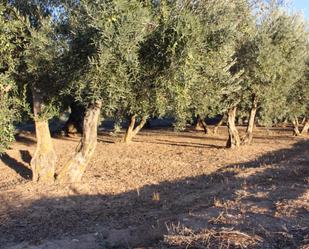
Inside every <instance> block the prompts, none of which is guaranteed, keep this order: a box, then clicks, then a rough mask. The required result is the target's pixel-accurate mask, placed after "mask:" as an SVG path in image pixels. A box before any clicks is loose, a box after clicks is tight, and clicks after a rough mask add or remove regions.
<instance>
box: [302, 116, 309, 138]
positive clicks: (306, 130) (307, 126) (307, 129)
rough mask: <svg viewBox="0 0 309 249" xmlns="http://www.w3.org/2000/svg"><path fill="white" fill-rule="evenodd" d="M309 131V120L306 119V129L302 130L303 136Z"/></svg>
mask: <svg viewBox="0 0 309 249" xmlns="http://www.w3.org/2000/svg"><path fill="white" fill-rule="evenodd" d="M308 131H309V118H307V119H306V121H305V122H304V127H303V129H302V130H301V135H306V134H307V133H308Z"/></svg>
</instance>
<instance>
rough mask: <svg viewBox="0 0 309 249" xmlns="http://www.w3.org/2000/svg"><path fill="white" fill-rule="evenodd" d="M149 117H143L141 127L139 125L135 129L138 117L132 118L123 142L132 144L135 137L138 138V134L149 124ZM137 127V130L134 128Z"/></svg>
mask: <svg viewBox="0 0 309 249" xmlns="http://www.w3.org/2000/svg"><path fill="white" fill-rule="evenodd" d="M147 118H148V117H147V116H143V117H142V120H141V122H140V123H139V125H137V126H136V127H135V123H136V115H133V116H131V119H130V124H129V126H128V128H127V131H126V134H125V136H124V138H123V141H124V142H125V143H130V142H132V139H133V137H135V136H136V134H137V133H138V132H139V131H140V130H141V129H142V128H143V127H144V126H145V124H146V123H147ZM134 127H135V128H134Z"/></svg>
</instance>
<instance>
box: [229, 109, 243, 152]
mask: <svg viewBox="0 0 309 249" xmlns="http://www.w3.org/2000/svg"><path fill="white" fill-rule="evenodd" d="M236 110H237V108H236V106H234V107H231V108H230V109H229V110H228V112H227V127H228V133H229V138H228V140H227V143H226V147H227V148H235V147H239V146H240V137H239V133H238V130H237V128H236V125H235V118H236Z"/></svg>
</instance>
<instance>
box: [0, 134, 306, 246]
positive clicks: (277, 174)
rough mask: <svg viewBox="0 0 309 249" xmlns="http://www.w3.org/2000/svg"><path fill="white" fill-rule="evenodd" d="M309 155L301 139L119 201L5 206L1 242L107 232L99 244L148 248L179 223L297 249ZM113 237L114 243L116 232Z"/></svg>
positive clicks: (79, 198)
mask: <svg viewBox="0 0 309 249" xmlns="http://www.w3.org/2000/svg"><path fill="white" fill-rule="evenodd" d="M308 151H309V143H308V140H304V141H299V142H298V143H296V144H295V145H294V146H293V147H292V148H290V149H282V150H278V151H276V152H272V153H267V154H265V155H262V156H261V157H259V158H257V159H256V160H254V161H249V162H247V163H240V164H233V165H227V166H225V167H223V168H220V169H219V170H218V171H216V172H214V173H212V174H209V175H200V176H196V177H188V178H184V179H179V180H177V181H174V182H168V181H166V182H161V183H159V184H153V185H145V186H144V187H143V188H141V189H138V190H134V191H128V192H124V193H121V194H117V195H80V194H78V190H76V191H75V194H74V195H72V196H68V197H62V198H43V199H40V200H36V201H33V202H32V203H30V204H27V205H23V206H22V207H20V208H17V207H16V206H10V203H9V202H7V203H6V207H7V208H6V209H7V210H2V213H1V214H0V223H1V226H0V243H1V244H2V245H5V244H7V243H9V242H13V241H14V242H22V241H28V242H29V241H30V242H32V243H40V241H41V240H43V239H55V238H61V237H64V236H77V235H81V234H87V233H99V234H103V235H102V237H101V241H100V243H101V242H102V241H109V243H110V245H111V246H114V247H115V248H132V247H137V246H140V247H141V246H145V247H146V246H154V245H155V244H156V243H157V242H158V241H159V240H162V239H163V235H166V234H167V233H168V231H167V229H166V225H167V226H168V227H171V224H178V227H181V226H185V227H187V228H190V229H192V231H193V232H192V234H194V233H199V232H203V231H205V230H216V231H227V230H228V231H239V232H241V233H244V234H247V235H248V236H249V237H253V236H257V237H258V238H259V240H257V242H256V244H254V245H252V246H250V247H249V248H300V247H301V246H302V245H305V244H306V243H308V239H309V238H308V234H309V216H308V214H309V205H308V203H307V204H306V198H305V197H304V195H305V194H306V191H307V190H308V179H309V178H308V177H309V155H308ZM70 187H71V188H72V189H75V186H74V185H71V186H70ZM304 198H305V199H304ZM307 201H308V200H307ZM128 230H129V232H127V231H128ZM116 231H118V235H117V236H118V237H117V236H116V239H115V236H114V235H111V233H112V232H113V234H115V233H116ZM176 235H177V234H176ZM113 236H114V240H113V239H112V237H113ZM122 236H126V237H124V239H123V238H122ZM130 238H131V239H130ZM230 239H231V238H230ZM113 243H114V244H113ZM117 243H118V244H117ZM121 243H122V244H121ZM192 245H194V244H192ZM174 248H175V247H174ZM176 248H186V246H185V245H183V244H180V245H178V246H177V247H176ZM193 248H194V247H193ZM230 248H241V246H239V245H238V246H237V244H236V245H234V246H232V245H231V247H230Z"/></svg>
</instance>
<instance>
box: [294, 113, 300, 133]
mask: <svg viewBox="0 0 309 249" xmlns="http://www.w3.org/2000/svg"><path fill="white" fill-rule="evenodd" d="M292 124H293V134H294V136H299V135H300V131H299V123H298V119H297V117H294V118H293V120H292Z"/></svg>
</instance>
